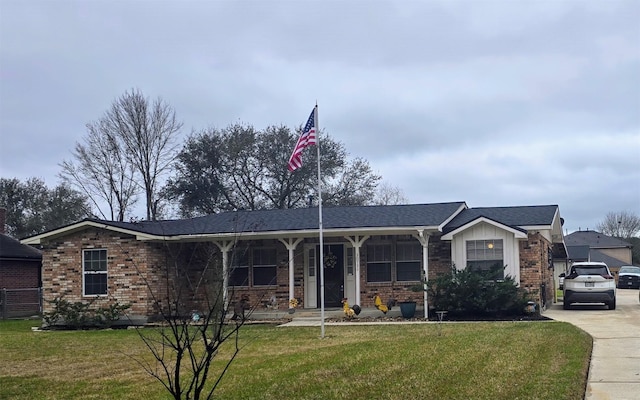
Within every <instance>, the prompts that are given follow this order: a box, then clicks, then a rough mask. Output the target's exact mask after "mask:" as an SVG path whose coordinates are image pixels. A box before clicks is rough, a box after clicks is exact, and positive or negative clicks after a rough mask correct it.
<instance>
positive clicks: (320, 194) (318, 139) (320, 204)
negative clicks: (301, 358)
mask: <svg viewBox="0 0 640 400" xmlns="http://www.w3.org/2000/svg"><path fill="white" fill-rule="evenodd" d="M313 113H314V115H313V118H314V120H315V128H316V142H317V143H316V150H317V154H318V233H319V235H320V338H322V339H324V243H323V235H322V189H321V183H322V179H321V175H320V124H319V123H318V103H316V107H315V108H314V109H313Z"/></svg>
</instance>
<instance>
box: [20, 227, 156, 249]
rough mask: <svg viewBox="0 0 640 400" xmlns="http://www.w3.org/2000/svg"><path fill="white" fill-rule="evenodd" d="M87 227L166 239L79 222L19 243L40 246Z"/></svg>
mask: <svg viewBox="0 0 640 400" xmlns="http://www.w3.org/2000/svg"><path fill="white" fill-rule="evenodd" d="M88 227H92V228H99V229H107V230H110V231H114V232H119V233H125V234H127V235H132V236H135V237H136V239H138V240H162V239H166V237H163V236H156V235H150V234H147V233H142V232H138V231H133V230H130V229H124V228H119V227H116V226H113V225H109V224H105V223H98V222H95V221H80V222H77V223H75V224H71V225H67V226H65V227H62V228H59V229H55V230H53V231H50V232H47V233H43V234H40V235H36V236H32V237H30V238H26V239H23V240H21V241H20V242H21V243H22V244H31V245H33V244H40V243H42V240H43V239H49V238H54V237H58V236H64V235H65V234H67V233H72V232H76V231H79V230H82V229H85V228H88Z"/></svg>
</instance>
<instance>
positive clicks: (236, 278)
mask: <svg viewBox="0 0 640 400" xmlns="http://www.w3.org/2000/svg"><path fill="white" fill-rule="evenodd" d="M229 286H249V252H248V251H247V250H246V249H245V250H244V251H237V252H236V253H234V254H233V257H232V260H231V270H230V271H229Z"/></svg>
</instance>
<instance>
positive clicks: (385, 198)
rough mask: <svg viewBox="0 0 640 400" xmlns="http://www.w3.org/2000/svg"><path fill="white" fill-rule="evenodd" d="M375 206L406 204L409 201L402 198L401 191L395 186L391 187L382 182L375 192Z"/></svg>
mask: <svg viewBox="0 0 640 400" xmlns="http://www.w3.org/2000/svg"><path fill="white" fill-rule="evenodd" d="M374 202H375V204H377V205H381V206H383V205H395V204H407V203H408V202H409V200H407V198H406V197H405V196H404V193H403V192H402V189H400V188H399V187H397V186H391V184H389V183H387V182H382V183H381V184H380V186H378V190H377V191H376V197H375V200H374Z"/></svg>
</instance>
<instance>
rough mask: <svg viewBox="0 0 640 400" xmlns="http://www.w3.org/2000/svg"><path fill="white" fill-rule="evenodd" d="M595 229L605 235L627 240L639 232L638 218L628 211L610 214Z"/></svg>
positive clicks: (639, 217)
mask: <svg viewBox="0 0 640 400" xmlns="http://www.w3.org/2000/svg"><path fill="white" fill-rule="evenodd" d="M596 229H598V231H599V232H601V233H604V234H605V235H609V236H615V237H618V238H621V239H629V238H631V237H633V236H636V235H637V234H638V232H640V216H638V215H636V214H634V213H631V212H629V211H619V212H610V213H607V215H606V216H605V217H604V220H602V222H600V223H599V224H598V225H597V226H596Z"/></svg>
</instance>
